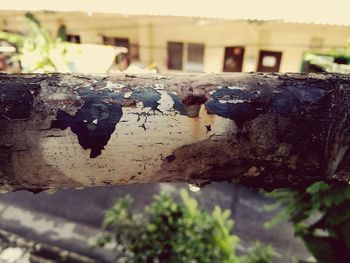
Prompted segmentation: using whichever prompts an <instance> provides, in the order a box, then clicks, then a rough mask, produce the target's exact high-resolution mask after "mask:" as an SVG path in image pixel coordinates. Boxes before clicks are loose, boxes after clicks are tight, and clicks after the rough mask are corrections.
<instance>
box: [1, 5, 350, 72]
mask: <svg viewBox="0 0 350 263" xmlns="http://www.w3.org/2000/svg"><path fill="white" fill-rule="evenodd" d="M34 15H35V16H36V17H37V18H38V19H39V20H40V22H41V23H42V24H43V26H44V27H46V28H48V30H50V31H52V32H53V33H54V32H55V31H57V29H58V28H59V26H60V25H63V24H64V25H65V26H66V28H67V33H68V40H70V41H72V42H78V43H79V42H80V43H90V44H108V45H116V46H123V47H127V48H128V50H129V53H128V55H127V56H126V57H125V58H117V59H116V62H117V63H119V62H121V61H124V62H125V59H126V60H127V64H130V63H135V62H137V63H141V64H143V65H145V66H147V65H149V64H152V63H153V64H154V65H156V66H157V68H158V69H159V71H160V72H178V71H185V72H223V71H224V72H240V71H243V72H249V71H267V72H268V71H280V72H300V70H301V64H302V57H303V54H304V52H307V51H317V52H322V51H327V50H329V49H332V48H342V47H344V46H345V44H346V41H347V39H349V38H350V26H335V25H316V24H301V23H283V22H278V21H264V22H262V21H243V20H240V21H234V20H221V19H200V18H186V17H161V16H122V15H115V14H100V13H99V14H95V13H74V12H72V13H62V12H36V13H34ZM0 30H7V31H10V32H19V33H23V34H25V33H26V31H27V28H26V24H25V20H24V13H23V12H14V11H11V12H10V11H2V12H0ZM92 55H93V54H92Z"/></svg>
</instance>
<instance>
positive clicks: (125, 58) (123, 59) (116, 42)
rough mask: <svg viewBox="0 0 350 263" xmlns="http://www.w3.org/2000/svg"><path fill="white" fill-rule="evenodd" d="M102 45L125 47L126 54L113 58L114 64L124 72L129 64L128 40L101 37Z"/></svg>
mask: <svg viewBox="0 0 350 263" xmlns="http://www.w3.org/2000/svg"><path fill="white" fill-rule="evenodd" d="M103 44H105V45H110V46H115V47H125V48H127V49H128V53H121V54H119V55H117V56H116V57H115V63H116V64H117V65H118V67H119V69H121V70H125V69H126V68H127V67H128V66H129V64H130V42H129V39H128V38H120V37H106V36H103Z"/></svg>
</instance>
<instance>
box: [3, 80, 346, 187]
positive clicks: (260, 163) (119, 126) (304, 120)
mask: <svg viewBox="0 0 350 263" xmlns="http://www.w3.org/2000/svg"><path fill="white" fill-rule="evenodd" d="M349 85H350V79H349V78H348V77H347V76H342V75H298V74H289V75H288V74H285V75H277V74H216V75H204V74H197V75H140V76H131V75H112V76H82V75H60V74H54V75H0V96H1V97H0V98H1V100H0V125H1V126H0V136H1V137H0V178H1V184H2V186H1V188H2V189H3V190H10V191H12V190H16V189H29V190H33V191H36V190H41V189H48V188H59V187H87V186H94V185H115V184H130V183H148V182H161V181H177V182H189V183H195V184H199V185H201V184H205V183H208V182H210V181H222V180H225V181H243V182H246V183H248V184H249V185H253V186H258V187H265V188H275V187H280V186H286V185H295V184H299V183H302V184H304V183H309V182H312V181H315V180H323V179H327V180H328V179H336V180H348V179H349V178H350V174H349V165H348V162H347V160H348V159H349V158H350V157H349V156H348V155H349V154H348V152H347V149H348V145H349V140H350V137H349V135H348V128H347V127H348V120H347V115H348V112H349V107H350V104H348V103H347V102H348V98H349V96H348V93H349V91H348V90H349ZM11 89H12V90H11ZM335 103H337V105H335ZM119 113H120V114H119ZM118 114H119V115H118ZM119 118H120V119H119ZM334 118H335V119H334ZM65 125H66V126H65ZM77 127H78V128H77ZM113 129H114V131H113ZM106 134H108V135H110V138H109V139H108V136H107V137H106ZM325 134H328V137H327V136H325ZM101 138H102V139H101ZM106 138H107V139H106ZM100 139H101V142H99V143H98V141H99V140H100ZM94 140H96V143H95V142H94ZM102 141H104V142H102ZM335 145H338V146H337V147H335ZM305 147H307V148H308V149H305ZM327 149H332V150H331V151H330V150H327Z"/></svg>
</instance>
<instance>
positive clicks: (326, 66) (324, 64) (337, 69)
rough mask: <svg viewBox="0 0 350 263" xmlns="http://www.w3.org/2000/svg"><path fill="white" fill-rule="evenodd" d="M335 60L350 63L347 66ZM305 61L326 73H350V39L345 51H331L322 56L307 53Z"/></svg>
mask: <svg viewBox="0 0 350 263" xmlns="http://www.w3.org/2000/svg"><path fill="white" fill-rule="evenodd" d="M335 58H338V59H342V60H344V61H348V63H347V64H339V63H336V62H335V61H334V59H335ZM303 59H304V61H306V62H308V63H310V64H311V65H314V66H317V67H318V68H320V69H322V70H323V71H325V72H330V73H350V65H349V64H350V39H349V40H348V41H347V43H346V45H345V47H344V48H343V49H331V50H329V51H328V52H323V53H322V54H316V53H313V52H306V53H305V54H304V58H303Z"/></svg>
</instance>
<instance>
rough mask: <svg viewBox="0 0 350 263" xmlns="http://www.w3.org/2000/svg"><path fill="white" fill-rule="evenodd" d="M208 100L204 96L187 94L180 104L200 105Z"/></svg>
mask: <svg viewBox="0 0 350 263" xmlns="http://www.w3.org/2000/svg"><path fill="white" fill-rule="evenodd" d="M207 100H208V98H207V96H205V95H204V94H189V95H187V96H185V97H184V98H183V99H182V103H183V104H184V105H187V106H191V105H202V104H204V103H205V102H206V101H207Z"/></svg>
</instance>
